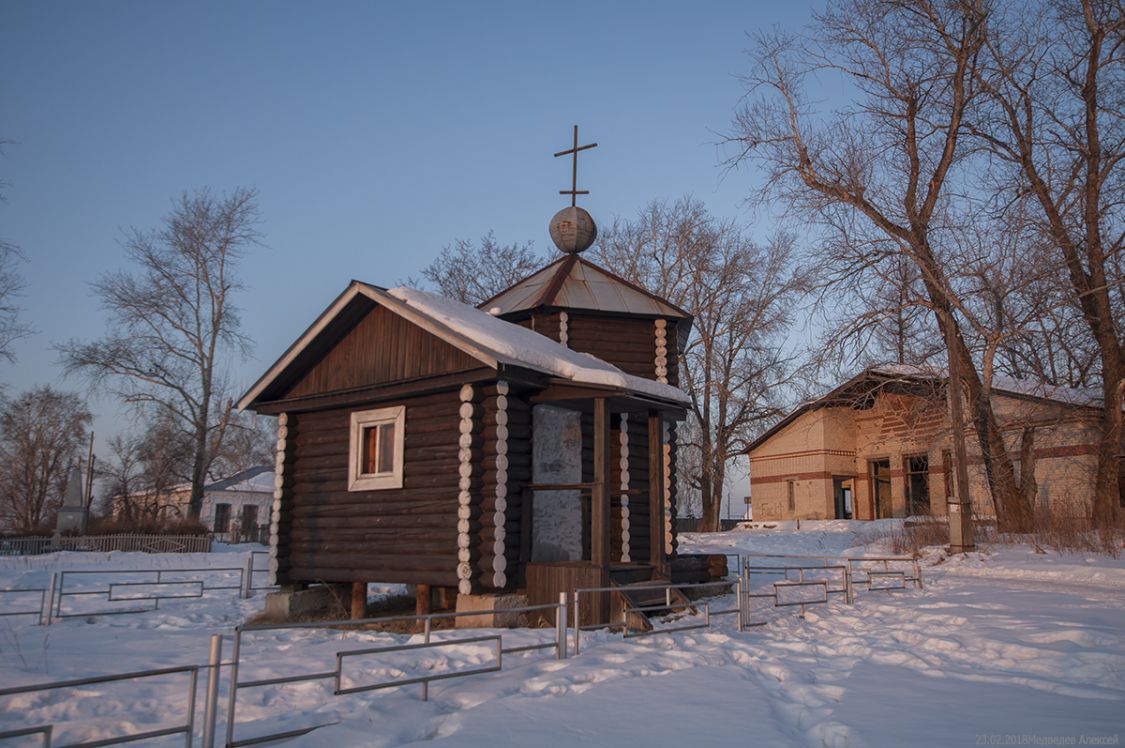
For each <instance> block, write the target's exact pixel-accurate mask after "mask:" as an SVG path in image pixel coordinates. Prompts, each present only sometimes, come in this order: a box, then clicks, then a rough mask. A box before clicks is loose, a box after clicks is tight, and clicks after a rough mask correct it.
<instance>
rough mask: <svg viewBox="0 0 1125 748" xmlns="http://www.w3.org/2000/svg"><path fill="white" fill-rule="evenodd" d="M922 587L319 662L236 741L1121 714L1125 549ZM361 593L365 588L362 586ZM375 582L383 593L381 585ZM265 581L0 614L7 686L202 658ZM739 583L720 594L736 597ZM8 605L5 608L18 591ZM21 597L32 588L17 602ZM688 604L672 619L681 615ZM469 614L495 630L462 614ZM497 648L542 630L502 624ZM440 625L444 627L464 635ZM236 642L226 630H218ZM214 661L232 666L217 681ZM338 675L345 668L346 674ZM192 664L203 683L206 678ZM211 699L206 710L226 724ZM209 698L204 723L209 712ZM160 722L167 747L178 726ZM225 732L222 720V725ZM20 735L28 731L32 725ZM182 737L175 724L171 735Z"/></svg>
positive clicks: (152, 720)
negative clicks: (123, 605) (155, 604)
mask: <svg viewBox="0 0 1125 748" xmlns="http://www.w3.org/2000/svg"><path fill="white" fill-rule="evenodd" d="M882 529H885V528H880V527H879V523H852V522H822V523H807V522H806V523H802V527H801V530H800V531H799V532H798V531H796V529H795V528H794V527H792V526H791V525H786V524H784V523H782V524H780V525H779V526H776V527H774V528H773V529H754V530H739V531H733V532H728V533H718V534H714V535H689V536H685V537H684V538H683V549H684V550H685V551H688V552H698V551H710V552H729V553H746V552H755V553H796V554H813V555H841V554H851V555H862V554H867V555H873V554H880V553H883V552H884V551H885V549H884V548H881V547H880V545H879V544H878V543H877V542H876V543H873V544H870V545H867V544H865V542H866V541H868V540H870V538H872V537H874V536H875V535H877V534H878V533H879V532H880V531H881V530H882ZM245 559H246V555H245V552H240V551H234V550H232V551H229V552H224V553H212V554H206V555H204V554H199V555H187V556H185V555H163V556H148V555H144V554H119V553H115V554H75V553H67V554H55V555H51V556H44V557H38V558H30V559H27V558H0V589H2V588H13V587H23V586H37V585H40V584H43V583H45V582H46V580H47V578H48V577H49V575H50V573H51V572H52V571H58V570H62V569H78V568H136V567H137V566H138V565H140V564H145V565H147V566H153V565H157V566H163V567H164V568H171V567H177V566H209V567H240V566H242V565H243V564H244V563H245ZM925 564H926V566H925V568H924V577H925V588H924V589H923V590H921V591H913V590H911V591H907V592H899V593H893V594H892V593H875V592H871V593H863V592H861V593H860V594H859V596H858V598H857V600H856V602H855V604H854V605H847V604H846V603H844V602H843V601H842V600H834V601H833V602H832V603H831V604H830V605H827V606H817V607H813V608H809V609H808V612H807V614H806V617H805V618H804V619H801V618H800V617H798V615H797V613H796V609H794V608H790V609H785V610H778V611H774V612H772V613H771V614H770V622H769V623H768V625H766V626H762V627H758V628H753V629H750V630H748V631H746V632H744V633H741V634H740V633H739V632H738V631H737V630H736V626H735V620H734V618H733V617H731V616H728V617H725V618H723V619H720V620H719V621H718V622H717V623H716V625H715V626H714V627H713V628H712V629H709V630H708V629H700V630H694V631H685V632H679V633H671V634H659V635H656V636H651V637H647V638H637V639H628V640H624V639H622V637H621V636H620V635H619V634H610V633H603V632H595V633H591V634H587V635H584V636H583V641H582V652H581V654H580V655H578V656H572V657H571V658H570V659H567V660H564V661H555V660H553V659H551V656H550V654H549V653H547V652H542V653H532V654H527V655H505V657H504V669H503V671H501V672H497V673H489V674H485V675H479V676H473V677H469V678H463V679H454V680H449V681H444V682H440V683H435V684H433V685H432V686H431V689H430V700H429V701H428V702H424V701H421V700H420V699H419V687H418V686H416V685H415V686H408V687H403V688H395V689H388V690H383V691H373V692H367V693H361V694H357V695H351V696H332V695H331V690H330V689H331V687H330V685H329V684H328V682H327V681H325V682H316V683H300V684H290V685H278V686H266V687H262V688H257V689H249V690H246V691H244V692H241V693H240V696H239V706H238V710H239V711H238V726H237V730H236V738H246V737H251V736H254V735H259V734H263V733H272V732H277V731H281V730H286V729H298V728H301V727H304V726H312V725H317V724H327V725H328V726H326V727H322V728H320V729H317V730H315V731H313V732H312V733H310V734H308V735H306V736H304V737H302V738H298V739H296V740H294V741H291V744H300V745H334V746H341V747H342V746H353V745H354V746H398V745H410V744H414V743H420V742H422V741H433V740H438V741H444V742H445V744H447V745H467V746H489V748H500V747H502V746H525V745H532V744H547V745H552V746H554V745H564V746H565V745H595V746H596V745H645V746H671V745H675V746H681V745H696V744H698V745H707V746H728V745H730V746H747V745H764V746H772V745H779V746H821V745H827V746H843V745H848V746H907V745H910V746H914V745H934V746H947V745H953V746H956V745H1060V744H1062V745H1066V744H1070V745H1091V744H1102V745H1105V744H1110V745H1117V744H1119V743H1120V740H1121V733H1122V732H1125V558H1119V559H1110V558H1107V557H1104V556H1091V555H1074V554H1069V555H1060V554H1056V553H1045V554H1044V553H1036V552H1035V551H1034V550H1032V549H1031V548H1029V547H1026V546H995V547H992V548H987V549H983V551H982V552H980V553H976V554H972V555H969V556H965V557H957V558H952V559H945V558H943V556H942V554H940V553H936V552H931V553H929V554H928V555H927V557H926V559H925ZM372 590H373V592H378V590H376V589H375V588H374V587H373V588H372ZM384 592H385V590H384ZM261 599H262V598H261V593H258V595H257V596H256V597H255V598H254V599H251V600H245V601H243V600H239V599H238V598H237V593H234V592H215V593H209V594H208V596H207V597H205V598H203V599H202V600H181V601H169V602H166V603H163V604H162V605H161V610H160V611H156V612H150V613H139V614H126V615H119V616H94V617H76V618H69V619H64V620H62V621H59V622H57V623H55V624H54V625H52V626H50V627H45V626H37V625H34V620H33V618H31V617H26V618H0V684H2V685H0V688H2V687H10V686H16V685H22V684H32V683H38V682H46V681H54V680H61V679H64V678H74V677H80V676H85V675H92V674H102V673H115V672H123V671H127V670H134V669H147V668H157V667H168V666H173V665H186V664H205V662H206V658H207V646H208V639H209V637H210V635H211V633H213V632H226V633H229V631H230V629H231V627H232V626H233V625H234V624H236V623H237V622H239V621H241V620H242V619H243V618H244V617H245V616H247V615H248V614H251V613H253V612H256V611H257V610H259V609H260V607H261ZM733 604H734V603H733V599H732V598H728V599H727V600H725V601H720V602H718V603H716V607H732V606H733ZM0 606H8V607H9V609H11V608H15V607H16V601H14V600H12V599H11V598H10V596H3V597H0ZM21 607H26V605H24V604H21ZM681 623H682V622H681ZM473 633H474V634H476V633H489V632H487V631H484V632H473ZM502 633H503V636H504V644H505V646H506V647H508V646H515V645H519V644H526V643H532V642H534V641H547V640H549V639H550V637H551V636H552V635H553V631H551V630H549V629H538V630H527V631H517V632H508V631H504V632H502ZM465 635H466V633H465V632H464V631H462V632H440V633H438V634H436V635H435V639H436V638H440V637H449V636H465ZM411 640H417V637H413V638H412V637H409V636H405V635H403V636H394V635H391V634H384V633H374V632H362V633H357V632H331V633H327V634H326V633H322V632H314V631H308V630H284V631H275V632H261V633H257V634H254V635H252V636H250V635H248V636H247V639H246V644H245V649H244V652H243V654H244V657H243V663H244V670H243V673H242V674H241V676H240V679H247V678H264V677H274V676H279V675H286V674H293V673H298V672H315V671H327V670H331V669H332V668H333V666H334V654H335V652H337V651H339V650H342V649H355V648H358V647H362V646H379V645H380V644H383V643H391V642H405V641H411ZM225 646H226V647H227V653H228V654H229V647H230V644H229V640H228V641H227V642H226V644H225ZM491 662H492V658H491V653H490V649H489V646H488V645H487V644H478V645H461V646H457V647H448V648H444V649H442V650H437V651H433V652H430V653H427V654H425V655H424V656H421V657H419V656H418V655H416V654H396V655H393V656H390V657H388V656H381V657H378V658H364V657H359V658H355V659H354V660H349V664H348V665H347V666H346V668H345V674H346V677H347V679H348V681H349V682H353V683H370V682H373V681H374V680H377V679H379V678H387V677H391V676H393V675H398V674H405V675H406V676H409V675H412V674H415V673H416V672H419V671H420V670H422V669H426V668H432V669H433V670H435V671H440V672H444V671H446V670H449V669H458V668H471V667H481V666H487V665H488V664H489V663H491ZM225 681H226V677H225V675H224V684H225ZM345 685H346V684H345ZM202 691H203V683H202V679H201V683H200V691H199V692H200V696H201V697H202ZM185 692H186V679H185V678H184V677H183V676H167V677H163V678H160V679H154V680H152V681H151V682H149V683H145V684H143V685H138V684H117V685H103V686H96V687H86V688H81V689H74V690H71V691H68V692H53V693H39V694H30V695H25V696H16V697H5V698H0V731H2V730H5V729H13V728H16V727H21V726H25V725H31V724H42V723H54V724H55V725H56V726H57V727H56V735H55V738H56V741H57V742H61V741H71V740H79V739H93V738H96V737H104V736H109V735H113V734H119V733H120V732H123V731H127V730H144V729H156V728H158V727H160V726H166V725H171V724H175V723H177V722H179V721H180V720H181V718H182V716H183V704H184V702H185ZM225 703H226V702H225V700H223V701H222V702H221V708H220V721H221V722H223V721H225ZM199 715H201V705H200V711H198V712H197V724H201V722H202V719H201V716H199ZM176 740H177V739H176V738H169V739H166V741H165V742H164V743H162V744H168V745H171V744H174V743H175V742H176ZM219 742H220V744H221V737H220V741H219ZM25 744H26V743H25ZM181 744H182V742H181Z"/></svg>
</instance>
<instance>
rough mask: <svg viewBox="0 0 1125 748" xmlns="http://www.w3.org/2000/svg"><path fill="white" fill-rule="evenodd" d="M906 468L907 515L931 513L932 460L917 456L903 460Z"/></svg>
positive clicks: (924, 456) (925, 456)
mask: <svg viewBox="0 0 1125 748" xmlns="http://www.w3.org/2000/svg"><path fill="white" fill-rule="evenodd" d="M903 462H904V463H905V465H904V466H903V467H905V468H906V470H905V473H906V513H907V514H908V515H910V516H913V515H917V514H929V513H930V458H929V457H928V456H927V455H915V456H913V457H906V458H904V459H903Z"/></svg>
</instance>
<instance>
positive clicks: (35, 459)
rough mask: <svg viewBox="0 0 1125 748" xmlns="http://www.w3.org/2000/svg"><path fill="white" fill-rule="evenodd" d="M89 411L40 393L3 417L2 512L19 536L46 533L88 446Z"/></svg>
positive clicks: (71, 399) (61, 395)
mask: <svg viewBox="0 0 1125 748" xmlns="http://www.w3.org/2000/svg"><path fill="white" fill-rule="evenodd" d="M90 421H91V415H90V411H89V410H88V409H87V408H86V405H85V403H83V402H82V399H81V398H79V397H78V395H75V394H73V393H69V392H59V391H57V390H54V389H52V388H50V387H46V386H44V387H38V388H36V389H33V390H30V391H29V392H25V393H24V394H22V395H20V396H19V397H18V398H16V399H15V400H12V401H11V402H9V403H6V404H5V407H4V409H3V412H0V506H2V507H3V512H4V513H5V514H7V515H8V517H9V518H10V521H11V522H12V524H13V525H14V526H15V528H16V529H17V530H18V531H21V532H35V531H37V530H41V529H42V528H43V525H44V524H45V523H46V522H47V521H48V520H49V519H50V517H51V515H52V514H53V513H54V512H55V511H56V510H57V509H58V506H59V504H60V503H61V502H62V499H63V496H64V495H65V493H66V485H67V481H68V479H69V477H70V475H69V471H70V468H71V467H72V466H73V465H74V464H75V463H76V462H77V460H78V459H79V458H80V456H81V454H82V449H83V448H84V447H85V446H86V438H87V432H86V429H87V427H88V426H89V424H90Z"/></svg>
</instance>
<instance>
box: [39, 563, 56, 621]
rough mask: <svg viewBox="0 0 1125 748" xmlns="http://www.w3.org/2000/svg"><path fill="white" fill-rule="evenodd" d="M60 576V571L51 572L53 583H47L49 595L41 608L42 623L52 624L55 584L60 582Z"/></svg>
mask: <svg viewBox="0 0 1125 748" xmlns="http://www.w3.org/2000/svg"><path fill="white" fill-rule="evenodd" d="M58 577H59V574H58V572H51V583H50V584H48V585H47V596H46V597H44V598H43V605H42V606H41V607H40V609H39V623H40V625H43V626H50V625H51V612H52V611H53V610H54V609H55V585H56V583H57V582H58Z"/></svg>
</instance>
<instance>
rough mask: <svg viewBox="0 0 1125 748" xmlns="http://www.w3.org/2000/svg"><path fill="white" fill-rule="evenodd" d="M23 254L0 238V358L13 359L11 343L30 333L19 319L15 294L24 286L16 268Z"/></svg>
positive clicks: (28, 328)
mask: <svg viewBox="0 0 1125 748" xmlns="http://www.w3.org/2000/svg"><path fill="white" fill-rule="evenodd" d="M22 260H23V256H22V255H21V254H20V252H19V250H18V249H16V247H15V245H13V244H11V243H9V242H5V241H4V240H2V239H0V358H4V359H7V360H8V361H9V362H11V361H14V360H15V354H14V352H13V350H12V346H13V344H14V343H15V342H16V341H17V340H19V339H20V338H23V337H26V336H27V335H29V334H31V328H30V327H29V326H28V325H26V324H24V322H23V321H22V320H21V319H20V308H19V306H18V305H17V304H16V300H15V299H16V296H18V295H19V292H20V291H21V290H23V288H24V280H23V277H22V276H21V275H20V274H19V272H18V270H17V269H16V265H17V263H18V262H20V261H22Z"/></svg>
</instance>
